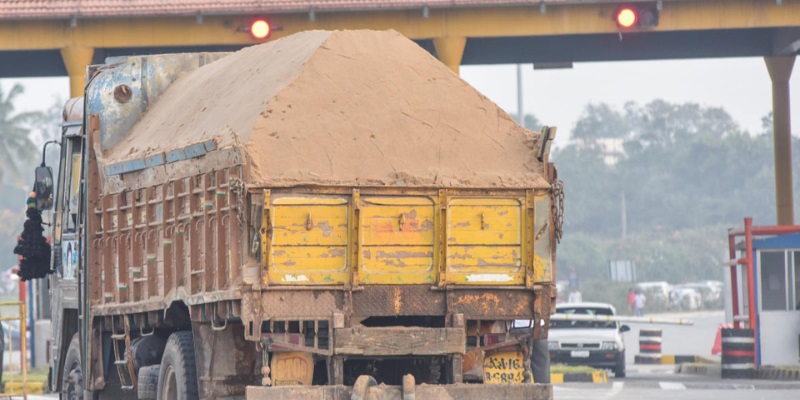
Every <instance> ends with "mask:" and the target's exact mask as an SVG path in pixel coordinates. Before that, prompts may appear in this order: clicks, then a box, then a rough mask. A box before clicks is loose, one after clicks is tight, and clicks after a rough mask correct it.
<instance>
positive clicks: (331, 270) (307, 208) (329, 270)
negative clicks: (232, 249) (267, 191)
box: [267, 197, 350, 285]
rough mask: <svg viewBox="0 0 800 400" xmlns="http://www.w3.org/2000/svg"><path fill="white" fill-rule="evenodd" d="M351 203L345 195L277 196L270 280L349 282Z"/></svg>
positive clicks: (270, 281) (297, 283) (291, 282)
mask: <svg viewBox="0 0 800 400" xmlns="http://www.w3.org/2000/svg"><path fill="white" fill-rule="evenodd" d="M348 204H349V203H348V201H347V199H346V198H342V197H283V198H281V197H274V198H273V199H272V205H271V207H270V215H271V222H272V230H271V231H272V238H271V246H270V249H271V252H272V254H270V256H269V272H268V274H267V278H268V282H267V284H272V285H275V284H277V285H280V284H296V285H335V284H343V283H347V282H349V281H350V270H349V267H348V263H347V260H348V257H347V242H348Z"/></svg>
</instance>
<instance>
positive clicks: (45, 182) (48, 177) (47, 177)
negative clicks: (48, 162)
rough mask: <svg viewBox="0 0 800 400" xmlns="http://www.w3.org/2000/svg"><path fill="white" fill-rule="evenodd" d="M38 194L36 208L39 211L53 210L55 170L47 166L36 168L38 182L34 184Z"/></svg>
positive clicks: (34, 190) (34, 189) (35, 191)
mask: <svg viewBox="0 0 800 400" xmlns="http://www.w3.org/2000/svg"><path fill="white" fill-rule="evenodd" d="M33 192H34V193H36V208H37V209H38V210H39V211H44V210H50V209H52V208H53V170H52V169H51V168H50V167H48V166H45V165H40V166H38V167H36V180H35V181H34V183H33Z"/></svg>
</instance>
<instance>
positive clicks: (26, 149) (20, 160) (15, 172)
mask: <svg viewBox="0 0 800 400" xmlns="http://www.w3.org/2000/svg"><path fill="white" fill-rule="evenodd" d="M24 90H25V88H24V87H23V86H22V85H20V84H15V85H14V86H13V87H12V88H11V90H10V91H8V93H5V92H4V91H3V88H2V87H1V86H0V183H2V182H4V181H5V182H9V183H12V184H15V185H22V186H24V185H26V182H25V178H26V177H28V176H29V175H30V174H29V171H28V170H27V169H28V168H29V167H31V166H33V165H35V163H36V160H37V156H38V151H37V149H36V146H35V145H34V144H33V142H32V141H31V138H30V132H31V130H30V124H31V123H32V122H33V121H34V120H35V119H36V118H38V117H39V114H40V113H38V112H24V113H14V99H15V98H16V97H17V96H18V95H20V94H22V92H23V91H24Z"/></svg>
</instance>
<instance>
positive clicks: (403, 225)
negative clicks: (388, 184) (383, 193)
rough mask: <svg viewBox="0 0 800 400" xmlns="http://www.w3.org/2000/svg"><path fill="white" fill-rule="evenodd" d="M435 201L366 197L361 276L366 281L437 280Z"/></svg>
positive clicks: (364, 202) (363, 214)
mask: <svg viewBox="0 0 800 400" xmlns="http://www.w3.org/2000/svg"><path fill="white" fill-rule="evenodd" d="M433 205H434V203H433V200H431V199H430V198H425V197H363V198H362V201H361V207H360V209H361V221H360V226H361V240H360V244H361V251H360V253H359V256H360V261H359V266H360V271H359V277H360V279H361V282H363V283H365V284H413V283H433V282H435V281H436V271H435V268H434V238H435V233H436V231H435V229H434V221H433V218H434V217H433V216H434V207H433Z"/></svg>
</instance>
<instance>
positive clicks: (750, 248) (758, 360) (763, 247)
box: [727, 218, 800, 367]
mask: <svg viewBox="0 0 800 400" xmlns="http://www.w3.org/2000/svg"><path fill="white" fill-rule="evenodd" d="M728 244H729V252H730V261H729V262H728V263H727V265H728V267H729V268H730V274H731V302H732V304H731V306H732V310H733V323H734V327H735V328H749V329H753V331H754V335H755V352H754V357H753V364H754V366H755V367H758V366H761V365H793V366H797V365H800V226H796V225H795V226H753V221H752V218H746V219H745V224H744V229H740V228H736V229H731V230H729V231H728ZM751 305H752V307H751Z"/></svg>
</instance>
